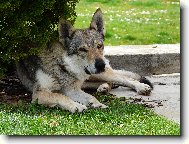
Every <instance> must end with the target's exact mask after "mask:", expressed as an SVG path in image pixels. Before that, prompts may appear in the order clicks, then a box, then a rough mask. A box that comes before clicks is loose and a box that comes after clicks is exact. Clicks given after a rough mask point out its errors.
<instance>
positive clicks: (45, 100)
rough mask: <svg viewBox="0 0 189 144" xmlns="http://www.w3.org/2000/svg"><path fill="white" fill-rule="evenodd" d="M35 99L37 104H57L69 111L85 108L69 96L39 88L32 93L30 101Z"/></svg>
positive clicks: (51, 105) (80, 110) (78, 110)
mask: <svg viewBox="0 0 189 144" xmlns="http://www.w3.org/2000/svg"><path fill="white" fill-rule="evenodd" d="M35 101H37V102H38V104H44V105H47V106H50V107H53V106H58V107H60V108H62V109H65V110H69V111H70V112H72V113H74V112H82V111H84V110H86V109H87V107H86V106H85V105H82V104H79V103H77V102H74V101H73V100H72V99H70V98H69V97H67V96H65V95H62V94H59V93H52V92H50V91H48V90H46V89H40V90H37V91H35V92H34V93H33V96H32V102H35Z"/></svg>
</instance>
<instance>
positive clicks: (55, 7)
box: [0, 0, 79, 73]
mask: <svg viewBox="0 0 189 144" xmlns="http://www.w3.org/2000/svg"><path fill="white" fill-rule="evenodd" d="M78 1H79V0H3V1H2V2H1V3H0V13H1V14H0V35H1V38H0V73H2V72H4V71H6V70H7V68H8V66H10V64H12V62H13V61H15V60H18V59H20V58H23V57H25V56H28V55H32V54H37V53H38V52H39V51H40V49H41V48H43V47H44V46H45V45H46V44H47V43H48V42H49V41H52V40H55V39H57V38H58V32H57V30H56V28H57V24H58V21H59V18H64V19H69V20H70V21H71V23H72V24H73V23H74V21H75V18H76V13H75V6H76V3H77V2H78Z"/></svg>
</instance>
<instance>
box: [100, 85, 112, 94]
mask: <svg viewBox="0 0 189 144" xmlns="http://www.w3.org/2000/svg"><path fill="white" fill-rule="evenodd" d="M110 90H111V88H110V85H109V84H108V83H104V84H101V85H100V86H99V87H98V89H97V92H103V93H108V92H109V91H110Z"/></svg>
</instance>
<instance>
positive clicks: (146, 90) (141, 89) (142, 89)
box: [136, 83, 152, 96]
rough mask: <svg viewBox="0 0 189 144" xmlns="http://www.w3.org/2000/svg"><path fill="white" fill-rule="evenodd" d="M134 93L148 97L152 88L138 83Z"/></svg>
mask: <svg viewBox="0 0 189 144" xmlns="http://www.w3.org/2000/svg"><path fill="white" fill-rule="evenodd" d="M136 91H137V93H138V94H139V95H145V96H148V95H150V93H151V91H152V88H151V87H150V86H149V85H147V84H143V83H140V84H138V85H137V87H136Z"/></svg>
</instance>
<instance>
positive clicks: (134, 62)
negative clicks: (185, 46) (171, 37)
mask: <svg viewBox="0 0 189 144" xmlns="http://www.w3.org/2000/svg"><path fill="white" fill-rule="evenodd" d="M105 57H107V58H108V59H109V60H110V64H111V66H112V67H113V68H115V69H125V70H127V71H132V72H136V73H138V74H140V75H143V76H144V75H152V74H153V75H154V74H156V75H157V74H170V73H180V44H154V45H128V46H105Z"/></svg>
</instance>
